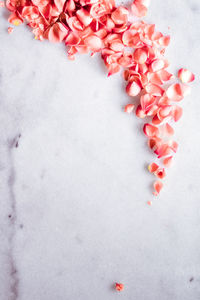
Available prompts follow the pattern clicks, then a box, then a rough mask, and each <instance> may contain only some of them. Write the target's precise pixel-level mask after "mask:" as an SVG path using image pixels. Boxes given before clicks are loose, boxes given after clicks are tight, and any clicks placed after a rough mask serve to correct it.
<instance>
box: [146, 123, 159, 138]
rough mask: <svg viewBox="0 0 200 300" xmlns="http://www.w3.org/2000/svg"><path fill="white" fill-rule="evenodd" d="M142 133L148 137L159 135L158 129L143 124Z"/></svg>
mask: <svg viewBox="0 0 200 300" xmlns="http://www.w3.org/2000/svg"><path fill="white" fill-rule="evenodd" d="M143 131H144V133H145V134H146V136H148V137H154V136H158V135H159V129H158V128H157V127H156V126H153V125H151V124H148V123H146V124H144V127H143Z"/></svg>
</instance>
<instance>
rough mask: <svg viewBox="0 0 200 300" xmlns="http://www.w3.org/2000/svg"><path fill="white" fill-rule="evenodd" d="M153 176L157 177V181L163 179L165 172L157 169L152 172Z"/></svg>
mask: <svg viewBox="0 0 200 300" xmlns="http://www.w3.org/2000/svg"><path fill="white" fill-rule="evenodd" d="M154 174H155V176H156V177H158V178H159V179H163V178H164V177H165V176H166V172H165V169H164V168H158V169H157V170H156V171H155V172H154Z"/></svg>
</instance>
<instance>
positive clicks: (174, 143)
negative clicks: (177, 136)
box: [168, 141, 178, 153]
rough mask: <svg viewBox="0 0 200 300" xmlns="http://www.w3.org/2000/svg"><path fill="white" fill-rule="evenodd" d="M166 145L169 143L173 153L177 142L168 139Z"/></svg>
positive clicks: (175, 150) (176, 147)
mask: <svg viewBox="0 0 200 300" xmlns="http://www.w3.org/2000/svg"><path fill="white" fill-rule="evenodd" d="M168 145H169V147H170V148H171V150H172V151H173V152H175V153H176V152H177V149H178V143H177V142H175V141H169V142H168Z"/></svg>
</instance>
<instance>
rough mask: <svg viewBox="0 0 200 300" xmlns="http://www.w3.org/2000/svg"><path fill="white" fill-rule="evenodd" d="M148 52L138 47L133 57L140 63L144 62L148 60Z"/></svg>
mask: <svg viewBox="0 0 200 300" xmlns="http://www.w3.org/2000/svg"><path fill="white" fill-rule="evenodd" d="M147 57H148V55H147V52H146V51H145V50H143V49H136V50H135V52H134V54H133V58H134V60H135V61H136V62H137V63H138V64H144V63H145V62H146V60H147Z"/></svg>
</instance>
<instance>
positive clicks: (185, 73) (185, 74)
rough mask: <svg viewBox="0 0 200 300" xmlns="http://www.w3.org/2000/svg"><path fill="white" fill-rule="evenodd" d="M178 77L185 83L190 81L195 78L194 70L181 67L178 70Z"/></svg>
mask: <svg viewBox="0 0 200 300" xmlns="http://www.w3.org/2000/svg"><path fill="white" fill-rule="evenodd" d="M178 78H179V79H180V80H181V81H182V82H183V83H189V82H192V81H194V80H195V76H194V74H193V73H192V72H190V71H189V70H187V69H180V70H179V71H178Z"/></svg>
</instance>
